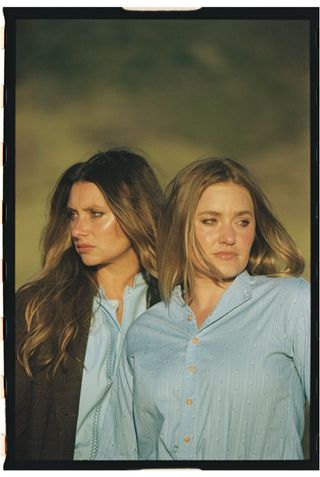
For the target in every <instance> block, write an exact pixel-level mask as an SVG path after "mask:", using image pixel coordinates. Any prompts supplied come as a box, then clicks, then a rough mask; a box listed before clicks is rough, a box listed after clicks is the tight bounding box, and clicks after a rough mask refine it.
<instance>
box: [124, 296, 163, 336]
mask: <svg viewBox="0 0 320 477" xmlns="http://www.w3.org/2000/svg"><path fill="white" fill-rule="evenodd" d="M167 315H168V306H167V305H166V304H165V303H164V302H163V301H160V302H159V303H157V304H156V305H153V306H151V307H150V308H148V309H147V310H146V311H145V312H144V313H142V314H141V315H140V316H139V317H138V318H137V319H136V320H135V321H134V323H132V325H131V326H130V328H129V331H131V330H135V329H139V328H141V327H144V326H148V325H150V324H151V323H154V322H156V321H158V320H163V319H164V318H165V317H167Z"/></svg>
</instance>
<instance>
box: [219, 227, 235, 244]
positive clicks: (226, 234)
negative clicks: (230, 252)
mask: <svg viewBox="0 0 320 477" xmlns="http://www.w3.org/2000/svg"><path fill="white" fill-rule="evenodd" d="M219 242H220V243H225V244H227V245H234V244H235V242H236V234H235V231H234V229H233V227H232V225H231V224H224V225H221V229H220V235H219Z"/></svg>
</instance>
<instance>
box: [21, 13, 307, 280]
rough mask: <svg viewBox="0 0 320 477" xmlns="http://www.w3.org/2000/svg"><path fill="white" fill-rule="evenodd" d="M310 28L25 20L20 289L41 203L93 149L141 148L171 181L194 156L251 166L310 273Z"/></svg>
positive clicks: (28, 271) (35, 244)
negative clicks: (67, 170) (227, 159)
mask: <svg viewBox="0 0 320 477" xmlns="http://www.w3.org/2000/svg"><path fill="white" fill-rule="evenodd" d="M308 35H309V31H308V22H307V21H302V20H297V21H283V20H272V21H261V20H250V21H244V20H142V19H140V20H139V19H138V20H18V21H17V37H16V38H17V60H16V79H17V82H16V286H17V287H18V286H20V285H21V284H22V283H24V282H25V281H27V280H28V279H30V278H31V277H32V276H33V275H34V274H35V273H36V272H37V271H38V270H39V268H40V253H39V238H40V233H41V229H42V228H43V226H44V224H45V217H46V200H47V197H48V195H49V193H50V192H51V190H52V189H53V187H54V184H55V183H56V181H57V179H58V177H59V176H60V174H61V173H62V172H63V170H64V169H65V168H66V167H67V166H69V165H70V164H72V163H74V162H77V161H80V160H86V159H88V158H89V157H90V155H92V154H93V153H94V152H96V151H97V150H99V149H100V150H101V149H105V148H108V147H110V146H128V147H133V148H138V149H139V150H140V151H143V152H145V153H146V154H147V155H148V157H149V159H150V162H151V163H152V165H153V166H154V167H155V170H156V172H157V174H158V176H159V178H160V181H161V183H162V184H163V185H166V184H167V182H168V181H169V180H170V179H171V178H172V177H173V175H174V174H175V173H176V172H177V170H179V169H180V168H181V167H183V166H184V165H185V164H187V163H188V162H190V161H192V160H194V159H197V158H199V157H201V156H207V155H223V156H231V157H233V158H235V159H238V160H239V161H240V162H242V163H243V164H244V165H245V166H247V167H249V168H250V169H251V170H252V171H253V172H254V174H255V175H256V177H257V178H258V179H259V181H260V183H261V185H262V186H263V188H264V190H265V192H266V193H267V195H268V196H269V198H270V199H271V202H272V204H273V206H274V210H275V212H276V213H277V215H278V216H279V218H280V220H281V221H282V222H283V223H284V225H285V226H286V227H287V229H288V231H289V232H290V233H291V235H292V236H293V238H294V239H295V240H296V242H297V244H298V246H299V248H300V249H301V251H302V252H303V254H304V256H305V258H306V262H307V267H306V272H305V277H306V278H309V235H310V226H309V198H310V195H309V174H310V171H309V157H310V151H309V38H308Z"/></svg>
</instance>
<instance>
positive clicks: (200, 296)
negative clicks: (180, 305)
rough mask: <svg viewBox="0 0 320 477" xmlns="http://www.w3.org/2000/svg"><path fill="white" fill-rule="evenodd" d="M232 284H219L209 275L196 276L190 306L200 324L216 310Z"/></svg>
mask: <svg viewBox="0 0 320 477" xmlns="http://www.w3.org/2000/svg"><path fill="white" fill-rule="evenodd" d="M230 285H231V282H227V283H226V282H220V283H219V285H218V284H216V283H215V282H214V281H213V280H212V279H210V278H208V277H196V279H195V286H194V294H193V298H192V300H191V302H190V308H191V309H192V311H193V312H194V314H195V317H196V320H197V323H198V326H200V325H201V324H202V323H203V322H204V320H205V319H206V318H207V317H208V315H209V314H210V313H211V312H212V311H213V310H214V308H215V307H216V305H217V303H218V301H219V300H220V298H221V296H222V295H223V294H224V292H225V291H226V289H227V288H228V287H229V286H230Z"/></svg>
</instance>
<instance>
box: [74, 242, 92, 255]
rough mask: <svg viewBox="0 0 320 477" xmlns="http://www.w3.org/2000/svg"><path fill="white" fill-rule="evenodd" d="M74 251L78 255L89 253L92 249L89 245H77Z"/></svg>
mask: <svg viewBox="0 0 320 477" xmlns="http://www.w3.org/2000/svg"><path fill="white" fill-rule="evenodd" d="M76 249H77V252H78V253H85V252H90V250H92V249H93V245H89V244H86V243H83V244H77V245H76Z"/></svg>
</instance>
